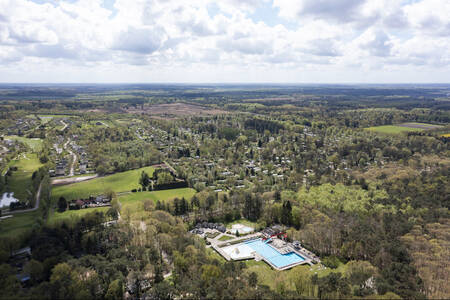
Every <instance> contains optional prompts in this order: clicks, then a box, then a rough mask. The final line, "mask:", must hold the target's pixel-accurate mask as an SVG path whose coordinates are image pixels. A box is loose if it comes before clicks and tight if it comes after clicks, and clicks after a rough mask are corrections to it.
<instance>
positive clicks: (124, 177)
mask: <svg viewBox="0 0 450 300" xmlns="http://www.w3.org/2000/svg"><path fill="white" fill-rule="evenodd" d="M142 171H145V172H146V173H147V174H148V175H149V176H152V175H153V171H154V168H153V167H145V168H140V169H136V170H131V171H126V172H121V173H116V174H113V175H108V176H104V177H98V178H95V179H92V180H88V181H83V182H79V183H73V184H69V185H64V186H57V187H55V188H53V191H52V199H53V200H54V201H56V200H57V199H58V198H59V197H61V196H64V197H65V198H66V200H68V201H70V200H73V199H79V198H88V197H89V196H91V195H100V194H103V193H104V192H105V191H108V190H112V191H114V192H116V193H120V192H129V191H131V190H132V189H138V188H139V187H140V186H139V183H138V182H139V176H140V175H141V172H142Z"/></svg>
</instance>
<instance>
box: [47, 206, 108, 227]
mask: <svg viewBox="0 0 450 300" xmlns="http://www.w3.org/2000/svg"><path fill="white" fill-rule="evenodd" d="M108 209H109V207H93V208H86V209H78V210H66V211H65V212H62V213H60V212H56V211H55V212H53V213H52V214H51V215H50V217H49V219H48V221H47V222H48V224H50V225H53V224H55V223H59V222H61V221H69V223H70V221H72V222H75V220H77V219H79V218H81V217H83V216H84V215H86V214H87V213H92V212H96V211H98V212H103V213H106V212H107V211H108Z"/></svg>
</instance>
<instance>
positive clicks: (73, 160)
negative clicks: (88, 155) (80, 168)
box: [64, 139, 77, 176]
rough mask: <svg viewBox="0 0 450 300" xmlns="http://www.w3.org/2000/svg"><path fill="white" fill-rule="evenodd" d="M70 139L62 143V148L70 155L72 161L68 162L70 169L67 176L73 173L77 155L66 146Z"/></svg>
mask: <svg viewBox="0 0 450 300" xmlns="http://www.w3.org/2000/svg"><path fill="white" fill-rule="evenodd" d="M71 141H72V140H71V139H68V140H67V142H66V143H65V144H64V149H66V150H67V151H68V152H69V153H70V155H71V156H72V163H71V164H70V171H69V176H74V175H75V162H76V161H77V155H76V154H75V153H73V152H72V150H71V149H70V148H69V147H67V145H68V144H69V143H70V142H71Z"/></svg>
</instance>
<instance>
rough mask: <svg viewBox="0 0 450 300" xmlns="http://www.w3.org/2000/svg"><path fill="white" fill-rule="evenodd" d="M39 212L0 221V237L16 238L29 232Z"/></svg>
mask: <svg viewBox="0 0 450 300" xmlns="http://www.w3.org/2000/svg"><path fill="white" fill-rule="evenodd" d="M39 214H40V212H39V211H32V212H26V213H23V214H16V215H14V216H13V217H12V218H8V219H5V220H1V221H0V237H17V238H20V236H21V235H22V234H24V233H26V232H29V231H30V230H31V228H32V227H33V225H34V224H35V223H36V219H37V218H38V216H39Z"/></svg>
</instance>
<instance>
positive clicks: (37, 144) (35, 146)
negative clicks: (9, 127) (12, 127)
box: [5, 135, 42, 152]
mask: <svg viewBox="0 0 450 300" xmlns="http://www.w3.org/2000/svg"><path fill="white" fill-rule="evenodd" d="M5 139H10V140H16V141H19V142H21V143H24V144H25V145H27V146H28V147H30V148H31V150H32V151H33V152H37V151H40V150H41V149H42V140H41V139H38V138H32V139H30V138H26V137H22V136H16V135H11V136H5Z"/></svg>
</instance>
